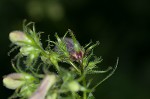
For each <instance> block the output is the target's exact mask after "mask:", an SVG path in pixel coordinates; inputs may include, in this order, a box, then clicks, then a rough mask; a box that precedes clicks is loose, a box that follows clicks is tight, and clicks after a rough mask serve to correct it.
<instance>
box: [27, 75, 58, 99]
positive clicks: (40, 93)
mask: <svg viewBox="0 0 150 99" xmlns="http://www.w3.org/2000/svg"><path fill="white" fill-rule="evenodd" d="M55 82H56V76H55V75H47V76H46V77H45V78H44V79H43V81H42V82H41V85H40V86H39V87H38V89H37V90H36V91H35V93H34V94H33V95H32V96H31V97H30V98H29V99H45V96H46V94H47V92H48V90H49V89H50V88H51V87H52V86H53V85H54V84H55Z"/></svg>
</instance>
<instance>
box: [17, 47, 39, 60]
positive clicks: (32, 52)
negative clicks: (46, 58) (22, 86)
mask: <svg viewBox="0 0 150 99" xmlns="http://www.w3.org/2000/svg"><path fill="white" fill-rule="evenodd" d="M20 52H21V54H23V55H24V56H29V58H30V60H31V61H32V60H33V59H35V58H37V57H38V56H39V53H40V50H38V49H36V48H35V47H32V46H23V47H21V48H20Z"/></svg>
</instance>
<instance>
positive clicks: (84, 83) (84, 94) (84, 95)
mask: <svg viewBox="0 0 150 99" xmlns="http://www.w3.org/2000/svg"><path fill="white" fill-rule="evenodd" d="M83 86H84V87H85V88H86V79H85V77H84V79H83ZM83 99H87V97H86V91H84V92H83Z"/></svg>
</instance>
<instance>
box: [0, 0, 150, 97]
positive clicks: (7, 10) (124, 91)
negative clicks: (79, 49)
mask: <svg viewBox="0 0 150 99" xmlns="http://www.w3.org/2000/svg"><path fill="white" fill-rule="evenodd" d="M24 19H27V20H28V21H34V22H36V28H37V31H44V32H45V34H43V35H42V39H43V42H45V41H44V39H47V35H48V34H50V35H51V39H54V38H53V35H54V33H55V32H58V34H59V35H62V36H63V35H64V33H65V32H66V31H67V29H68V28H70V29H72V30H73V31H74V33H75V35H76V37H77V39H78V40H79V42H80V43H81V45H85V44H87V43H88V42H89V41H90V40H93V41H94V42H95V41H97V40H99V41H100V46H98V47H97V48H95V54H96V55H97V56H102V57H103V59H104V61H103V63H102V64H100V65H101V66H102V67H104V68H106V67H107V66H108V65H110V66H114V65H115V62H116V58H117V57H119V58H120V61H119V65H118V69H117V71H116V72H115V74H114V75H113V76H112V77H111V78H110V79H109V80H107V81H106V82H104V83H103V84H102V85H100V86H99V87H98V88H97V91H96V92H95V96H96V99H149V98H150V94H149V92H150V76H149V75H150V52H149V51H150V45H149V44H150V28H149V26H150V25H149V23H150V1H149V0H120V1H119V0H103V1H102V0H0V45H1V47H0V56H1V57H0V65H1V66H0V70H1V71H0V76H1V86H0V98H2V99H6V98H7V97H8V96H10V95H11V94H12V91H10V90H8V89H6V88H5V87H3V86H2V76H3V75H5V74H9V73H10V72H12V67H11V63H10V59H11V58H12V57H13V54H14V55H15V53H13V54H11V56H10V57H8V56H7V52H8V51H9V49H10V48H9V44H10V41H9V39H8V34H9V32H11V31H13V30H22V22H23V20H24ZM105 66H106V67H105ZM101 76H104V75H101ZM101 76H100V77H95V78H96V79H98V80H99V79H100V78H101Z"/></svg>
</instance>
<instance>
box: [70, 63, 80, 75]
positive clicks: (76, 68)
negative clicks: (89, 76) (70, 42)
mask: <svg viewBox="0 0 150 99" xmlns="http://www.w3.org/2000/svg"><path fill="white" fill-rule="evenodd" d="M69 63H70V64H71V65H72V66H73V67H74V69H75V70H76V71H77V72H78V73H79V74H81V71H80V70H79V69H78V67H77V66H76V65H75V64H74V63H73V62H71V61H69Z"/></svg>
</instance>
